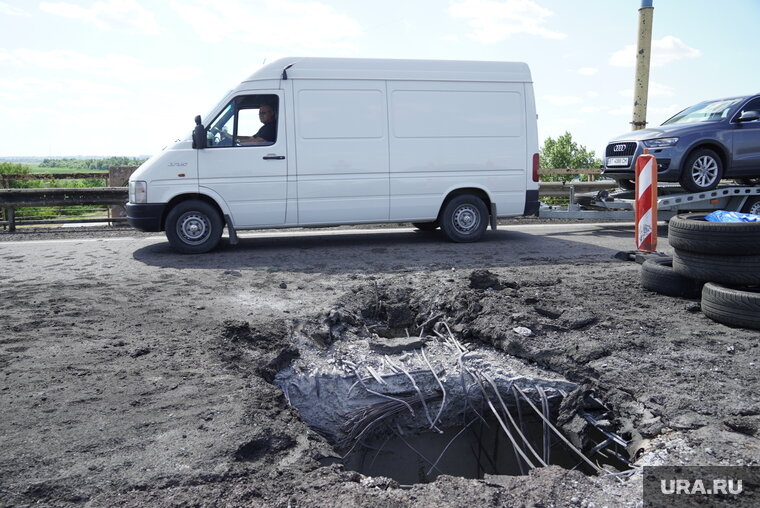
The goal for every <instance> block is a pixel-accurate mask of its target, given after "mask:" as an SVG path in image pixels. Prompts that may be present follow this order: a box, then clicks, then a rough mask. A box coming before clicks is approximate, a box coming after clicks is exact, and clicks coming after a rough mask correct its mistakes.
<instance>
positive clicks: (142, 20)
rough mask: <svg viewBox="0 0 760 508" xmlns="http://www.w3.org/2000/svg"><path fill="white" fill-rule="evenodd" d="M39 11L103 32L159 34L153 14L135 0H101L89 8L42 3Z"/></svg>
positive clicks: (58, 3) (159, 30)
mask: <svg viewBox="0 0 760 508" xmlns="http://www.w3.org/2000/svg"><path fill="white" fill-rule="evenodd" d="M40 9H42V10H43V11H45V12H48V13H50V14H55V15H56V16H62V17H64V18H70V19H81V20H83V21H87V22H90V23H94V24H95V25H96V26H97V27H98V28H101V29H103V30H126V31H129V32H137V33H144V34H158V33H160V32H161V29H160V27H159V25H158V23H157V22H156V19H155V17H154V16H153V13H152V12H150V11H149V10H147V9H145V8H144V7H143V6H141V5H140V4H138V3H137V2H136V1H135V0H103V1H100V2H94V3H93V4H92V6H90V7H82V6H80V5H75V4H71V3H68V2H42V3H40Z"/></svg>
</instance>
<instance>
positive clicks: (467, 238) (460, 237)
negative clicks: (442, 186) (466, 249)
mask: <svg viewBox="0 0 760 508" xmlns="http://www.w3.org/2000/svg"><path fill="white" fill-rule="evenodd" d="M440 223H441V229H442V230H443V232H444V234H445V235H446V237H447V238H448V239H449V240H451V241H452V242H477V241H478V240H480V238H481V237H482V236H483V233H485V231H486V228H487V227H488V209H487V208H486V205H485V203H483V200H482V199H480V198H479V197H477V196H473V195H471V194H463V195H461V196H457V197H455V198H454V199H452V200H451V201H449V202H448V203H447V204H446V206H445V207H444V208H443V214H442V216H441V221H440Z"/></svg>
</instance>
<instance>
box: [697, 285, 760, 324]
mask: <svg viewBox="0 0 760 508" xmlns="http://www.w3.org/2000/svg"><path fill="white" fill-rule="evenodd" d="M702 312H704V314H705V316H707V317H709V318H710V319H712V320H713V321H717V322H719V323H723V324H726V325H731V326H740V327H742V328H752V329H754V330H760V288H757V287H754V288H747V287H740V288H729V287H726V286H721V285H720V284H714V283H712V282H708V283H707V284H705V286H704V288H702Z"/></svg>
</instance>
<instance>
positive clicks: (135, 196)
mask: <svg viewBox="0 0 760 508" xmlns="http://www.w3.org/2000/svg"><path fill="white" fill-rule="evenodd" d="M129 202H130V203H147V202H148V182H143V181H140V180H134V181H131V180H130V182H129Z"/></svg>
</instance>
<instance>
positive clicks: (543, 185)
mask: <svg viewBox="0 0 760 508" xmlns="http://www.w3.org/2000/svg"><path fill="white" fill-rule="evenodd" d="M135 169H136V168H135V167H133V166H115V167H113V168H109V173H108V174H106V173H51V174H44V173H40V174H35V173H30V174H21V175H0V184H3V185H2V187H7V186H8V183H9V182H10V181H14V180H64V179H83V178H103V179H107V180H108V182H109V185H110V186H109V187H96V188H52V189H7V188H4V189H0V208H2V209H5V214H6V220H3V221H0V226H7V227H8V231H10V232H13V231H15V230H16V226H17V225H39V224H75V223H93V222H108V223H117V222H125V221H126V218H125V217H113V216H112V215H115V214H113V213H111V214H109V217H107V218H97V219H58V220H24V221H19V220H17V219H16V209H17V208H22V207H32V206H80V205H111V206H112V207H113V206H119V207H122V206H123V205H124V204H125V203H126V202H127V200H128V191H127V189H126V187H120V186H119V185H124V186H126V184H127V181H128V179H129V175H130V174H131V173H132V171H134V170H135ZM598 173H599V170H595V169H549V170H541V171H540V172H539V174H563V175H568V174H590V175H594V174H598ZM616 187H617V185H616V183H615V182H614V181H601V182H600V181H596V182H578V181H566V182H540V183H539V191H538V194H539V196H547V197H550V196H572V195H574V194H575V193H577V192H594V191H598V190H605V189H614V188H616Z"/></svg>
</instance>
